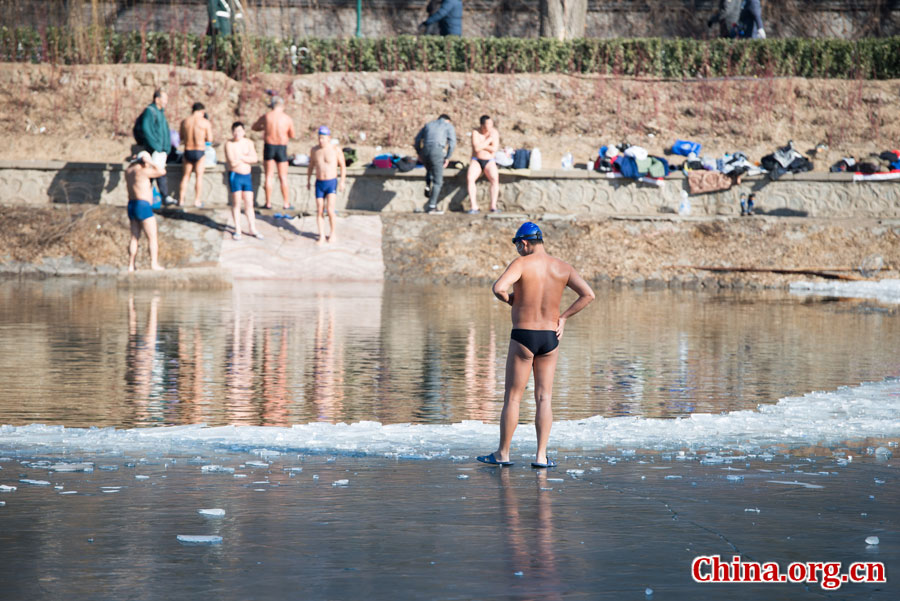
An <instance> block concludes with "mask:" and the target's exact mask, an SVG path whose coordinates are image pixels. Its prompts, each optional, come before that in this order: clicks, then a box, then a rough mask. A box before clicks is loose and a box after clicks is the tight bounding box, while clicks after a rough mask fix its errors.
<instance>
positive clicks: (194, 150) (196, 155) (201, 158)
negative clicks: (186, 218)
mask: <svg viewBox="0 0 900 601" xmlns="http://www.w3.org/2000/svg"><path fill="white" fill-rule="evenodd" d="M204 110H205V107H204V106H203V104H201V103H199V102H195V103H194V106H192V107H191V111H192V112H191V116H190V117H188V118H187V119H185V120H184V121H182V122H181V139H182V140H184V171H183V173H182V175H181V187H180V188H179V190H178V206H179V207H182V206H184V195H185V192H186V191H187V186H188V183H190V181H191V171H194V170H196V172H197V182H196V184H195V185H194V194H195V197H194V206H195V207H202V206H203V196H201V193H202V192H203V171H204V169H205V168H206V143H207V142H212V141H213V137H212V124H210V122H209V119H207V118H206V114H205V113H204V112H203V111H204Z"/></svg>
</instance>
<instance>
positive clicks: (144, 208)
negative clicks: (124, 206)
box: [128, 200, 153, 221]
mask: <svg viewBox="0 0 900 601" xmlns="http://www.w3.org/2000/svg"><path fill="white" fill-rule="evenodd" d="M151 217H153V209H152V208H150V203H149V202H147V201H146V200H129V201H128V219H130V220H131V221H143V220H145V219H150V218H151Z"/></svg>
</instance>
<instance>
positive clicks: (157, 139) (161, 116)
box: [138, 89, 178, 204]
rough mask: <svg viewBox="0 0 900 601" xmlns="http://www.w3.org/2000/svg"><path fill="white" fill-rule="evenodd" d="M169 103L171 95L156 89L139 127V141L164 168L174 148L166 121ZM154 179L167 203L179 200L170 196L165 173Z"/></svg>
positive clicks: (155, 161)
mask: <svg viewBox="0 0 900 601" xmlns="http://www.w3.org/2000/svg"><path fill="white" fill-rule="evenodd" d="M168 103H169V95H168V94H166V93H165V92H164V91H163V90H160V89H157V90H155V91H154V92H153V102H151V103H150V104H149V105H148V106H147V108H145V109H144V112H143V113H142V114H141V122H140V128H139V136H140V139H139V140H138V142H139V143H140V144H141V146H143V147H144V149H145V150H147V152H149V153H150V155H151V161H152V162H153V164H155V165H156V166H157V167H162V168H165V166H166V158H167V157H168V156H169V150H171V148H172V138H171V137H170V134H169V122H168V121H166V110H165V109H166V105H167V104H168ZM153 181H155V182H156V185H157V187H158V188H159V195H160V196H162V197H163V199H164V200H163V201H164V202H165V203H166V204H175V203H177V202H178V201H177V200H175V199H174V198H172V197H171V196H169V186H168V183H167V182H166V176H165V175H163V176H162V177H158V178H156V179H155V180H153Z"/></svg>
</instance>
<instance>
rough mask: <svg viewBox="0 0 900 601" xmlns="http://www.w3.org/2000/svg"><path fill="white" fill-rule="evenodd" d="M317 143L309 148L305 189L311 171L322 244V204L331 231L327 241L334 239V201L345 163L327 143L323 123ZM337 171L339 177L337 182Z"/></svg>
mask: <svg viewBox="0 0 900 601" xmlns="http://www.w3.org/2000/svg"><path fill="white" fill-rule="evenodd" d="M318 136H319V143H318V144H316V145H315V146H313V147H312V149H311V150H310V151H309V167H307V169H306V189H307V190H309V188H310V181H311V179H312V175H313V172H314V171H315V174H316V226H317V227H318V228H319V242H318V244H324V243H325V215H324V212H325V205H326V203H327V205H328V223H329V225H330V226H331V233H330V234H329V236H328V241H329V242H334V241H335V239H336V238H335V233H334V218H335V208H334V202H335V200H336V199H337V193H338V192H343V191H344V183H345V181H346V179H347V163H346V162H345V161H344V153H343V151H342V150H341V149H340V148H338V147H337V146H335V145H334V144H332V143H331V129H329V127H328V126H327V125H323V126H322V127H320V128H319V131H318ZM338 170H340V174H341V179H340V181H338Z"/></svg>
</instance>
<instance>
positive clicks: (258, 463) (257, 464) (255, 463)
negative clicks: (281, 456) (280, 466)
mask: <svg viewBox="0 0 900 601" xmlns="http://www.w3.org/2000/svg"><path fill="white" fill-rule="evenodd" d="M244 465H246V466H247V467H269V464H268V463H265V462H262V461H248V462H247V463H245V464H244Z"/></svg>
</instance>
